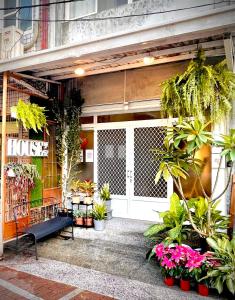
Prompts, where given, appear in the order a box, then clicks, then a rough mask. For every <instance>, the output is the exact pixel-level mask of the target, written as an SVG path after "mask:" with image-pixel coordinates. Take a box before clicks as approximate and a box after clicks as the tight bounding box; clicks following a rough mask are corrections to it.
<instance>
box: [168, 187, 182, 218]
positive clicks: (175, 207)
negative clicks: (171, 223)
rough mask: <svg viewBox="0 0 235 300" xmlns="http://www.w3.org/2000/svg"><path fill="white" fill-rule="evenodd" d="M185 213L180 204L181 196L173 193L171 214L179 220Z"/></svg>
mask: <svg viewBox="0 0 235 300" xmlns="http://www.w3.org/2000/svg"><path fill="white" fill-rule="evenodd" d="M183 211H184V208H183V206H182V205H181V203H180V198H179V196H178V195H177V194H176V193H173V194H172V196H171V198H170V213H171V214H173V215H174V217H176V218H178V219H179V217H180V216H181V214H182V212H183Z"/></svg>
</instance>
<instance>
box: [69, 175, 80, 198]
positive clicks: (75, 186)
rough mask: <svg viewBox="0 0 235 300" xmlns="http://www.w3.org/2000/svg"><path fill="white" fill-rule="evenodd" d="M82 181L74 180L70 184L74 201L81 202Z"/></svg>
mask: <svg viewBox="0 0 235 300" xmlns="http://www.w3.org/2000/svg"><path fill="white" fill-rule="evenodd" d="M81 184H82V183H81V181H80V180H73V181H72V183H71V186H70V189H71V191H72V201H73V203H80V194H79V191H80V188H81Z"/></svg>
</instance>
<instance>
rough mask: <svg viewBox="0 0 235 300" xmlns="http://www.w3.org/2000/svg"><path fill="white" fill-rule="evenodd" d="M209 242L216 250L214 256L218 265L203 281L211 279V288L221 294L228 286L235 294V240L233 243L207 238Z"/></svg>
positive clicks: (234, 239) (223, 239)
mask: <svg viewBox="0 0 235 300" xmlns="http://www.w3.org/2000/svg"><path fill="white" fill-rule="evenodd" d="M207 242H208V244H209V245H210V247H211V248H212V249H213V250H214V252H213V253H212V255H213V259H215V260H216V261H217V264H215V265H214V267H213V269H211V270H209V271H208V273H207V276H205V277H203V278H201V280H205V279H209V282H210V284H211V286H212V287H214V288H216V289H217V291H218V292H219V293H222V291H223V289H224V286H227V288H228V290H229V291H230V292H231V293H232V294H235V238H233V239H232V240H231V241H229V240H228V239H226V238H222V239H214V238H207Z"/></svg>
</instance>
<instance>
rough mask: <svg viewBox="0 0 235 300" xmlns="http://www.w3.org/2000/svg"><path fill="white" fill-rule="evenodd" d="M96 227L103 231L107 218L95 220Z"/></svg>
mask: <svg viewBox="0 0 235 300" xmlns="http://www.w3.org/2000/svg"><path fill="white" fill-rule="evenodd" d="M94 227H95V230H97V231H103V230H104V228H105V220H94Z"/></svg>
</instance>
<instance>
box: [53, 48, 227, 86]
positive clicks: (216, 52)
mask: <svg viewBox="0 0 235 300" xmlns="http://www.w3.org/2000/svg"><path fill="white" fill-rule="evenodd" d="M224 54H225V52H224V49H217V50H208V51H205V55H206V56H207V57H209V56H222V55H224ZM195 56H196V52H194V53H188V54H180V55H176V56H170V57H164V58H158V59H156V60H155V62H154V63H153V64H151V66H152V65H159V64H164V63H169V62H176V61H182V60H188V59H192V58H194V57H195ZM141 67H146V65H144V63H143V62H142V61H141V62H137V63H133V64H124V65H121V66H118V67H111V68H103V69H98V70H91V71H88V72H86V73H85V76H91V75H97V74H104V73H111V72H117V71H123V70H128V69H135V68H141ZM52 78H53V79H54V80H63V79H69V78H81V77H79V76H78V75H76V74H75V73H71V74H67V75H60V76H55V77H52Z"/></svg>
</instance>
